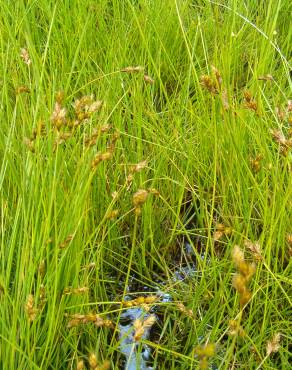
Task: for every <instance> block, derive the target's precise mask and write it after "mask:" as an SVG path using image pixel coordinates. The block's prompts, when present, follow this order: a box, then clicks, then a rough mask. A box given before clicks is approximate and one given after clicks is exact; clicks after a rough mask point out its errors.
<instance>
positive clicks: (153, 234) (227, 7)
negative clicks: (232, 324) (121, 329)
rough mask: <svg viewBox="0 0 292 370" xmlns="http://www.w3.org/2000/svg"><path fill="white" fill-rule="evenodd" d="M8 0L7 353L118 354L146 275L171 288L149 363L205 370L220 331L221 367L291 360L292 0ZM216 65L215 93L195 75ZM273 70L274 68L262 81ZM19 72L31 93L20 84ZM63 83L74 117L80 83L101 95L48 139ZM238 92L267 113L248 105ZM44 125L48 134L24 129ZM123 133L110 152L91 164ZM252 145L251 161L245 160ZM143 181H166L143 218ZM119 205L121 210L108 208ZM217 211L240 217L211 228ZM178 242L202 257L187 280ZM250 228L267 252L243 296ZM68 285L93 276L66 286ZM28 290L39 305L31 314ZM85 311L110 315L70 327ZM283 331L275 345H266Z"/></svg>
mask: <svg viewBox="0 0 292 370" xmlns="http://www.w3.org/2000/svg"><path fill="white" fill-rule="evenodd" d="M0 5H1V7H0V22H1V23H0V24H1V33H0V42H1V44H0V52H1V57H0V72H1V73H0V84H1V90H0V91H1V97H0V99H1V100H0V104H1V109H0V125H1V126H0V127H1V131H0V158H1V163H0V203H1V207H0V209H1V214H0V215H1V216H0V222H1V224H0V238H1V239H0V243H1V244H0V368H1V369H5V370H9V369H68V368H70V369H76V366H77V360H80V359H84V361H85V363H86V364H87V366H88V363H87V359H88V356H89V354H90V353H95V354H96V356H97V359H98V362H99V363H102V362H103V361H104V360H109V361H110V362H111V367H112V368H113V369H119V368H122V361H123V356H122V355H121V352H120V348H119V337H118V326H116V325H118V322H119V315H120V313H121V311H122V310H123V307H122V306H121V305H120V304H119V302H121V301H122V300H123V298H124V297H125V295H126V292H127V286H128V283H131V286H132V290H133V289H134V288H133V287H135V289H136V290H137V294H136V295H134V296H137V295H139V294H140V295H141V293H139V291H141V289H142V287H143V286H145V285H146V286H148V287H149V291H151V290H152V291H155V287H157V286H159V285H161V286H160V289H161V290H163V291H164V292H167V293H169V294H170V295H171V296H172V301H171V302H168V303H161V302H160V303H158V306H159V315H158V316H159V320H158V321H157V323H156V324H155V326H154V327H153V330H152V335H151V336H150V338H149V339H148V341H147V343H148V344H149V346H150V347H151V348H152V349H153V351H152V366H154V367H155V368H157V369H196V368H198V366H199V363H198V358H197V356H196V355H195V353H194V349H195V347H197V346H198V345H199V344H203V343H206V342H211V343H215V344H216V353H215V355H214V356H213V357H212V358H210V361H209V362H210V366H211V365H214V366H216V368H218V369H288V368H289V357H290V358H291V339H292V338H291V332H292V331H291V329H292V325H291V314H292V310H291V301H292V294H291V293H292V289H291V248H292V246H291V244H290V246H289V243H288V242H287V240H286V239H287V235H289V234H291V233H292V212H291V209H292V207H291V206H292V186H291V185H292V176H291V168H292V163H291V159H292V157H291V151H290V152H289V150H288V153H287V154H286V155H283V153H282V152H281V147H280V146H279V144H278V143H277V142H275V140H274V139H273V137H272V134H271V132H270V130H271V129H273V130H275V129H280V130H282V132H283V133H284V134H285V136H286V137H288V136H289V121H288V120H289V113H286V114H285V117H283V119H281V117H280V115H279V114H277V113H276V111H275V108H276V107H281V109H282V110H283V111H284V110H285V109H286V107H287V102H288V100H289V98H290V99H291V78H290V77H291V61H290V60H289V56H291V42H292V27H291V10H292V7H291V2H290V1H288V0H278V1H274V0H267V1H255V0H247V1H245V2H243V1H236V0H226V1H223V0H218V1H210V0H197V1H196V0H185V1H182V0H163V1H162V0H123V1H121V0H99V1H92V0H82V1H78V0H64V1H49V0H37V1H33V0H29V1H25V0H18V1H7V0H1V1H0ZM21 48H25V49H27V51H28V53H29V56H30V59H31V64H30V65H27V64H25V63H24V61H23V60H22V58H21V56H20V50H21ZM128 66H143V67H144V68H145V72H144V73H146V74H147V75H149V76H150V77H151V78H153V79H154V84H148V83H147V82H145V81H144V80H143V72H138V73H131V74H128V73H125V72H121V69H122V68H124V67H128ZM211 66H215V67H216V68H217V69H218V71H220V74H221V76H222V85H221V86H220V87H218V84H217V87H216V88H217V90H218V94H211V93H210V92H209V91H208V90H207V89H206V88H204V86H203V85H202V83H201V76H202V75H209V76H213V77H212V78H213V79H214V75H212V67H211ZM268 74H270V75H272V76H273V81H269V80H268V81H264V80H261V79H259V77H260V76H263V75H268ZM20 86H25V87H26V88H28V89H29V90H30V92H29V93H25V92H24V93H17V89H18V88H19V87H20ZM58 91H64V96H65V100H64V106H66V107H67V109H68V116H69V117H71V118H72V117H73V115H74V111H73V107H72V103H73V102H74V101H75V100H76V99H79V98H81V97H82V96H84V95H90V94H93V95H94V97H95V98H96V99H98V100H102V101H103V103H104V104H103V106H102V108H101V110H99V111H98V112H96V113H94V114H93V115H92V116H91V118H90V119H89V120H88V121H87V122H84V123H83V124H81V125H80V126H79V127H78V128H77V129H75V130H74V131H72V136H71V137H70V138H68V139H67V140H65V142H64V143H60V144H59V145H56V140H57V136H58V132H57V130H56V129H55V128H54V127H53V122H52V120H51V119H50V117H51V115H52V112H53V110H54V104H55V99H56V94H57V92H58ZM246 91H249V92H250V94H251V95H252V97H253V99H254V102H256V105H257V112H255V111H253V110H251V109H248V108H247V107H246V102H245V99H244V93H245V92H246ZM225 94H227V95H228V100H229V109H224V106H223V102H222V96H223V97H224V95H225ZM40 123H43V125H44V127H45V133H44V134H38V135H37V136H36V139H35V140H33V143H32V142H31V141H30V140H31V139H30V138H31V137H32V135H33V130H34V129H36V128H37V127H39V126H40ZM106 124H110V125H111V126H112V128H111V129H110V131H108V132H107V133H104V134H102V135H101V136H100V138H98V140H97V143H96V145H94V146H92V147H88V146H87V145H86V142H85V139H86V137H88V135H90V133H92V132H93V129H94V128H98V127H101V126H104V125H106ZM60 131H61V132H70V130H69V129H67V128H64V127H62V128H61V130H60ZM115 132H119V133H120V137H119V138H118V140H117V142H116V145H115V149H114V151H113V157H112V158H111V159H110V160H108V161H102V162H101V163H99V164H98V165H97V166H96V168H94V169H93V168H92V161H93V159H94V157H95V156H96V154H97V153H98V152H102V153H104V152H106V151H107V150H108V149H107V148H108V145H109V143H110V142H111V140H112V139H113V135H114V133H115ZM290 135H291V112H290ZM25 138H26V139H25ZM290 143H291V142H290ZM30 145H33V146H34V151H33V152H32V151H31V150H30V148H29V146H30ZM290 146H291V145H290ZM258 155H260V156H262V159H261V160H260V168H259V170H258V171H255V170H254V168H253V166H252V162H251V159H255V158H256V157H257V156H258ZM143 160H147V166H146V168H144V169H143V170H142V171H140V172H139V173H134V175H133V180H132V182H130V183H129V182H128V184H127V181H126V179H127V177H128V176H129V174H130V173H131V168H132V167H133V165H135V164H137V163H139V162H141V161H143ZM150 188H155V189H157V190H158V191H159V195H157V194H156V195H155V194H149V196H148V198H147V200H146V202H145V204H144V205H143V206H142V208H141V210H142V213H141V215H140V216H136V215H135V212H134V207H133V202H132V197H133V195H134V194H135V192H136V191H137V190H138V189H150ZM113 192H117V194H118V197H117V198H113V197H112V193H113ZM112 210H119V215H118V216H117V217H116V218H115V219H112V220H109V219H107V217H106V215H107V214H108V213H109V212H111V211H112ZM219 223H220V224H224V225H225V226H226V227H230V228H231V229H232V232H231V233H230V234H228V235H225V236H222V237H221V238H220V240H219V241H214V231H215V228H216V224H217V225H218V224H219ZM68 236H72V237H71V238H70V237H69V238H68ZM66 238H68V239H67V243H65V244H66V245H63V246H64V248H60V246H62V243H63V242H64V241H65V240H66ZM69 239H70V240H69ZM71 239H72V240H71ZM184 240H188V241H189V243H191V245H192V248H193V251H194V253H195V255H196V256H197V257H198V261H197V270H198V274H196V275H194V276H191V277H189V278H188V279H185V280H183V281H177V280H175V279H174V277H173V276H174V272H175V271H176V270H177V269H178V268H179V265H180V264H182V265H185V264H186V263H187V260H188V257H187V256H186V255H185V253H184V252H183V242H184ZM198 240H199V241H200V243H198ZM247 240H250V241H252V242H256V241H259V243H260V246H261V249H262V255H263V259H262V260H261V261H259V262H258V263H257V265H256V273H255V275H254V277H253V278H252V281H251V284H250V290H251V291H252V298H251V300H250V302H249V303H248V304H247V306H246V307H245V308H244V309H243V308H241V307H240V305H239V295H238V294H237V293H236V290H235V289H234V288H233V286H232V277H233V275H234V273H235V272H236V268H235V266H234V264H233V262H232V257H231V254H232V253H231V252H232V250H233V247H234V246H235V245H240V247H241V248H242V249H245V256H246V259H247V260H248V261H249V262H251V261H252V260H253V258H254V257H253V255H252V253H251V252H250V250H248V249H247V248H245V247H244V241H247ZM199 244H200V245H199ZM202 252H204V254H205V256H206V258H204V259H201V258H200V253H202ZM89 264H92V265H91V267H90V266H88V265H89ZM40 265H41V268H40ZM162 282H163V283H162ZM68 287H72V288H75V289H76V288H78V287H87V288H88V291H87V292H85V293H83V294H74V293H72V294H67V295H66V294H64V289H65V288H68ZM43 291H45V300H44V299H43V298H42V297H41V296H40V295H42V294H43ZM133 293H134V292H133ZM30 294H32V295H33V297H34V305H35V306H34V308H38V311H37V313H36V317H35V319H34V320H33V321H31V322H30V321H29V318H28V315H27V313H28V312H27V311H28V310H27V308H26V304H27V300H28V297H29V295H30ZM178 302H183V303H184V304H185V306H186V307H187V309H191V310H193V313H194V314H193V316H192V317H188V316H187V315H185V314H184V313H182V312H181V311H180V310H179V309H178V307H177V303H178ZM90 312H96V313H97V312H98V313H100V315H101V316H102V317H107V318H108V319H111V320H112V321H113V322H114V326H116V328H115V329H110V328H104V327H103V328H97V327H95V326H94V325H93V324H84V325H80V326H78V327H76V328H75V327H73V328H68V326H67V324H68V321H69V318H68V315H70V314H75V313H83V314H88V313H90ZM237 318H241V322H240V324H241V325H242V326H243V328H244V330H245V333H246V334H245V336H244V337H240V336H231V335H229V334H228V328H229V321H230V320H234V319H237ZM276 333H281V342H280V349H279V351H278V352H277V353H272V354H271V355H270V356H266V344H267V341H269V340H271V339H272V337H273V336H274V335H275V334H276ZM88 368H89V367H88Z"/></svg>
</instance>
